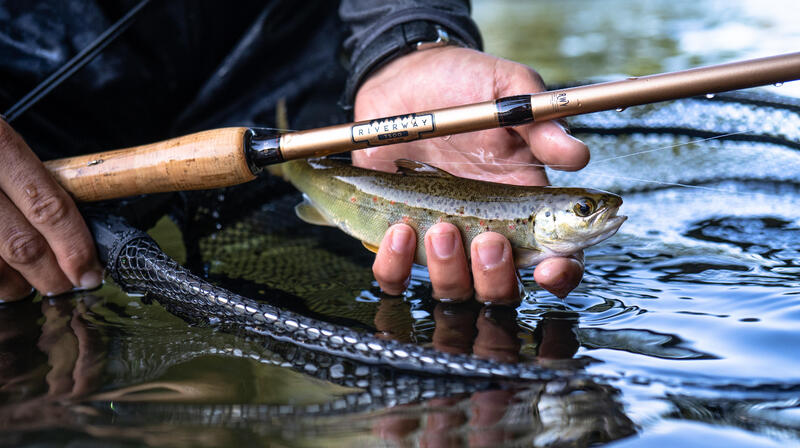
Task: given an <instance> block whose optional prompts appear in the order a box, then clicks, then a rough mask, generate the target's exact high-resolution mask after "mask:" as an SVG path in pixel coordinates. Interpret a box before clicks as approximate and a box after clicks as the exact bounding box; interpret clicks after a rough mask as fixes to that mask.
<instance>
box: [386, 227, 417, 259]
mask: <svg viewBox="0 0 800 448" xmlns="http://www.w3.org/2000/svg"><path fill="white" fill-rule="evenodd" d="M413 237H414V232H412V231H411V229H409V228H407V227H403V226H401V227H397V228H394V229H392V238H391V247H392V252H394V253H396V254H398V255H405V254H407V253H408V252H409V251H410V250H411V249H412V243H411V239H412V238H413Z"/></svg>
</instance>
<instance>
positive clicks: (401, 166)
mask: <svg viewBox="0 0 800 448" xmlns="http://www.w3.org/2000/svg"><path fill="white" fill-rule="evenodd" d="M394 165H395V166H396V167H397V171H398V172H399V173H400V174H404V175H406V176H434V177H454V176H453V175H452V174H450V173H448V172H447V171H445V170H443V169H440V168H436V167H435V166H431V165H428V164H427V163H422V162H417V161H416V160H410V159H397V160H395V161H394Z"/></svg>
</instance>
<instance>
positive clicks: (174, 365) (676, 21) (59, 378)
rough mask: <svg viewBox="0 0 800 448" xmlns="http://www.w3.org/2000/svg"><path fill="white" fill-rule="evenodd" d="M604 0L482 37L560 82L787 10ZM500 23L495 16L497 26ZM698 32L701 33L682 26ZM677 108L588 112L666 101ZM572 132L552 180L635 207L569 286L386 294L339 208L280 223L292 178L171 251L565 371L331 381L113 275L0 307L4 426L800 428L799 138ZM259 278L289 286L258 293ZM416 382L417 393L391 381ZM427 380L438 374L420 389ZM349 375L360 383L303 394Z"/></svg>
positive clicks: (721, 45)
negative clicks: (462, 295) (283, 191)
mask: <svg viewBox="0 0 800 448" xmlns="http://www.w3.org/2000/svg"><path fill="white" fill-rule="evenodd" d="M610 3H612V5H611V6H614V5H616V6H614V7H611V6H609V3H607V2H587V1H565V2H538V3H536V4H535V6H528V5H527V4H523V3H522V2H499V3H489V2H478V3H477V4H476V6H475V10H476V14H478V17H479V19H480V20H481V21H482V22H481V24H482V26H483V27H484V29H485V30H486V40H487V42H489V45H487V46H488V47H489V49H490V50H491V51H495V52H498V53H503V54H505V55H506V56H509V57H515V58H517V59H520V60H523V61H524V62H527V63H530V64H532V65H535V66H537V67H541V68H542V72H543V74H545V76H546V77H548V78H549V79H552V80H556V81H567V80H572V79H580V78H586V77H590V76H602V75H609V74H613V73H616V72H626V73H627V74H632V75H638V74H643V73H647V72H654V71H661V70H670V69H678V68H684V66H686V65H691V64H695V63H706V62H718V61H720V60H727V59H729V58H733V57H736V56H742V57H746V56H752V55H754V54H753V53H757V52H758V51H768V52H773V51H774V52H780V51H788V50H790V49H788V48H779V47H780V46H781V45H790V44H789V43H787V41H788V42H792V39H795V40H794V42H797V34H796V33H797V31H796V30H794V28H791V27H787V26H786V25H785V24H786V18H785V17H783V16H784V15H785V14H781V13H779V12H778V13H774V14H772V13H769V11H768V10H769V9H770V8H763V7H761V8H760V9H758V10H754V8H753V7H751V6H750V3H748V2H733V3H729V2H725V3H715V2H697V1H694V2H677V3H675V2H673V3H670V4H669V5H668V4H666V3H665V4H663V5H662V4H661V3H656V2H638V3H637V4H636V5H631V4H630V3H628V2H616V3H615V2H610ZM759 4H761V3H759ZM657 5H661V6H657ZM785 6H786V5H782V4H779V3H776V4H775V6H774V8H773V9H778V8H783V11H784V12H786V11H789V9H787V8H785ZM612 12H614V14H612ZM635 19H636V20H635ZM500 24H506V25H509V26H507V27H505V28H504V29H503V30H502V31H503V33H500V32H499V31H498V29H499V28H498V27H499V25H500ZM510 25H513V26H510ZM511 29H514V30H516V31H514V32H513V33H510V34H509V32H508V30H511ZM730 30H733V31H730ZM748 30H750V31H748ZM753 30H754V31H753ZM770 30H771V31H772V33H768V31H770ZM732 32H733V33H734V35H737V33H738V34H744V35H745V36H748V35H750V34H748V33H750V32H754V33H756V36H762V37H761V38H760V39H758V41H759V42H758V43H755V42H748V41H747V40H741V39H733V38H729V36H731V34H730V33H732ZM698 34H699V37H698ZM719 35H722V36H723V37H722V38H719V37H718V36H719ZM531 36H532V37H531ZM598 36H600V37H598ZM726 36H728V38H725V37H726ZM528 37H531V39H528ZM601 37H602V39H601V40H602V42H604V44H603V45H601V44H600V43H597V42H596V40H597V39H600V38H601ZM703 39H705V41H704V42H706V43H707V44H708V46H712V47H713V46H714V45H716V47H715V48H716V49H715V48H707V46H699V45H698V44H697V43H696V42H697V41H698V40H700V41H703ZM773 39H774V41H773ZM530 40H533V41H534V42H535V44H531V43H530ZM712 44H713V45H712ZM610 49H613V50H614V51H610ZM555 56H559V57H560V59H555ZM537 62H540V63H539V64H537ZM793 88H794V87H792V86H791V85H787V86H783V87H780V88H778V90H779V91H783V92H786V93H791V92H792V89H793ZM710 101H711V100H710ZM712 103H713V101H712ZM675 107H681V106H680V105H673V106H663V107H661V106H660V108H659V109H657V110H656V113H655V114H654V115H639V112H637V111H626V113H625V114H617V115H613V114H614V113H609V115H607V116H599V117H597V118H594V119H592V120H595V121H600V122H605V123H610V122H612V121H614V120H615V119H620V120H626V121H627V122H630V121H631V120H636V119H647V120H653V119H659V118H663V117H670V118H669V119H671V120H676V119H678V118H676V115H680V114H676V113H674V112H675V111H674V110H673V109H670V108H675ZM699 107H700V106H698V108H699ZM702 108H704V110H710V109H713V108H716V105H715V103H714V104H704V105H702ZM654 110H655V109H654ZM714 110H715V111H714V112H708V114H711V115H713V116H716V117H725V119H724V120H722V122H721V123H720V124H715V125H713V126H714V129H722V130H724V131H728V130H727V129H724V126H734V127H735V126H746V127H749V129H748V130H752V131H754V132H759V130H760V131H763V132H766V131H767V129H766V128H769V131H770V132H777V133H779V134H781V135H785V136H786V138H787V139H789V140H792V139H794V141H798V139H797V135H796V132H799V131H798V130H797V129H798V127H797V126H795V124H796V123H795V122H792V121H788V120H786V119H776V118H775V117H772V116H769V115H768V114H769V112H768V111H752V110H751V111H750V112H747V113H741V111H739V112H735V113H734V112H733V111H731V110H727V109H726V110H722V111H719V110H716V109H714ZM659 111H660V112H659ZM765 114H767V115H765ZM617 117H621V118H617ZM685 117H689V116H688V115H686V116H685ZM686 119H687V120H688V121H690V122H696V121H697V120H699V119H700V118H693V117H689V118H686ZM592 120H589V119H587V122H586V123H583V124H587V123H588V122H590V121H592ZM751 122H755V123H757V124H742V123H751ZM581 123H582V122H575V123H574V125H576V126H578V125H581ZM781 126H785V127H787V129H781ZM756 128H758V129H756ZM773 128H778V131H775V130H774V129H773ZM793 132H794V134H793ZM586 139H587V141H588V142H589V143H590V144H591V146H592V148H593V151H594V152H593V165H592V166H590V167H589V168H587V169H586V171H585V173H582V174H581V173H579V174H578V175H577V176H579V177H570V176H569V175H559V174H557V173H552V174H553V175H552V178H553V181H554V182H556V183H580V184H582V185H593V186H597V187H601V188H608V189H613V190H616V191H620V192H622V193H623V196H624V199H625V204H624V206H623V212H624V213H625V214H627V215H629V216H630V219H629V221H628V222H626V224H625V225H624V226H623V227H622V229H621V231H620V233H619V234H618V235H617V236H615V237H614V238H612V239H610V240H608V241H607V242H605V243H603V244H601V245H598V246H596V247H594V248H592V249H591V250H589V251H588V252H587V258H586V275H585V278H584V281H583V283H582V284H581V285H580V286H579V287H578V289H577V290H576V291H575V292H573V293H572V294H570V296H569V297H568V298H567V299H566V300H564V301H562V300H559V299H557V298H555V297H553V296H552V295H550V294H548V293H547V292H545V291H542V290H540V289H538V288H537V287H536V286H535V284H534V283H533V282H532V275H531V272H524V273H523V280H524V283H525V285H526V293H525V298H524V301H523V304H522V305H521V306H520V307H519V308H518V309H516V310H510V309H502V308H499V309H481V308H480V307H476V306H471V305H463V306H445V305H441V304H436V303H435V302H433V301H432V300H430V299H429V296H430V290H429V285H428V284H427V282H426V280H427V277H426V273H425V271H424V269H417V270H415V272H414V277H413V279H412V284H411V288H410V290H409V292H408V293H407V294H406V295H405V296H404V297H402V298H390V297H381V295H380V292H379V291H378V290H377V289H376V288H375V285H374V283H373V281H372V276H371V273H370V270H369V265H370V263H371V254H369V253H367V252H366V251H364V250H363V249H362V248H361V246H360V244H359V243H358V242H355V241H351V240H350V239H349V238H347V237H345V236H343V235H342V234H341V233H339V232H338V231H336V230H334V229H327V228H318V227H310V226H305V225H303V224H300V223H298V221H297V220H296V219H295V218H294V217H293V215H292V213H291V206H292V205H293V204H294V202H295V200H296V198H295V197H293V196H288V197H283V198H281V199H278V200H275V201H273V202H271V203H269V204H266V205H264V206H257V207H254V208H253V209H252V210H246V211H244V212H243V217H242V218H241V219H239V220H237V221H235V222H228V223H226V225H225V226H223V227H222V228H221V229H219V230H218V231H215V232H212V233H211V234H209V235H207V236H205V237H203V238H202V239H201V240H200V241H199V244H198V247H197V249H198V250H199V257H191V259H190V260H189V262H190V264H191V265H192V267H193V268H194V269H195V270H196V271H198V272H204V273H205V274H206V275H208V276H209V277H210V278H212V279H214V280H215V281H221V282H223V283H225V284H226V285H229V286H231V287H233V288H235V289H236V290H237V291H240V292H242V293H243V294H245V295H247V296H248V297H252V298H265V299H268V298H270V297H272V300H273V301H274V300H278V303H280V304H281V305H282V306H285V307H288V308H292V309H295V310H299V311H302V312H304V313H308V314H312V315H318V316H319V315H325V316H328V318H329V319H332V320H336V321H337V322H339V323H342V324H346V325H349V326H352V327H354V328H359V329H362V330H363V331H369V332H374V333H376V334H382V335H384V337H386V338H393V339H398V340H401V341H406V342H414V343H418V344H423V345H432V346H434V347H437V348H439V349H440V350H443V351H448V352H461V353H470V352H472V353H475V354H476V355H478V356H482V357H489V358H492V359H497V360H502V361H509V362H510V361H517V360H519V361H523V362H536V363H539V364H540V365H542V366H545V367H548V368H551V369H554V370H559V371H570V372H576V373H577V374H576V375H575V376H574V377H572V378H571V379H570V377H568V378H567V379H563V380H557V381H550V382H531V383H524V384H523V383H520V384H514V383H510V384H490V385H486V384H473V383H469V382H466V383H463V384H462V383H460V382H459V381H457V380H455V379H444V380H439V381H443V382H444V383H445V384H440V383H430V384H429V383H428V382H425V381H423V380H413V379H412V380H409V379H405V378H404V377H402V376H400V375H397V376H394V375H392V374H386V373H385V372H384V373H381V374H378V373H373V372H372V371H370V370H368V369H365V370H364V371H363V376H362V381H364V383H363V384H360V383H359V384H360V385H359V384H356V386H355V387H354V386H344V385H342V384H338V383H337V382H336V381H333V380H332V378H333V377H335V372H336V371H337V369H339V367H337V366H339V364H331V363H330V361H328V360H326V359H324V358H314V357H313V355H310V354H298V353H295V352H292V351H291V349H287V347H285V346H280V345H279V344H278V345H272V344H265V343H264V342H263V341H256V340H248V339H245V338H243V337H240V336H237V335H235V334H228V333H226V332H222V331H219V330H218V329H216V328H213V327H202V326H201V327H195V326H189V325H187V324H186V323H185V322H184V321H182V320H180V319H178V318H177V317H174V316H172V315H170V314H169V313H167V312H166V311H165V310H164V309H163V308H162V307H161V306H160V305H158V304H151V303H149V301H148V300H146V299H143V298H140V297H132V296H128V295H126V294H124V293H122V292H121V291H119V290H118V289H117V288H116V287H115V286H114V285H113V284H111V283H109V284H107V285H106V286H105V287H103V288H102V289H100V290H99V291H97V292H93V293H84V294H77V295H75V296H72V297H68V298H60V299H58V300H43V299H41V298H38V299H36V300H35V301H29V302H23V303H18V304H12V305H0V446H51V445H68V444H69V445H74V446H84V445H87V446H235V445H238V446H258V445H277V446H383V445H389V446H392V445H401V446H403V445H421V446H452V445H455V446H458V445H469V446H498V445H513V446H590V445H592V446H593V445H602V444H608V446H619V447H629V446H662V445H663V446H721V447H723V446H724V447H738V446H741V447H751V446H757V447H758V446H765V447H768V446H783V447H786V446H795V445H798V444H800V356H798V354H799V353H800V350H799V349H798V347H800V331H798V329H799V328H800V183H798V179H800V152H798V151H797V150H795V149H790V148H781V147H776V146H774V145H769V144H755V143H750V142H735V141H731V142H726V143H720V142H718V141H709V142H701V143H691V144H689V143H688V142H689V141H690V140H692V139H690V138H687V137H684V136H673V135H666V136H665V135H650V136H628V137H625V136H623V137H608V136H597V135H594V136H593V135H586ZM659 148H665V149H664V150H659ZM650 149H655V151H653V152H650V153H646V154H641V155H638V156H631V157H627V158H623V159H616V160H611V161H608V162H603V160H604V159H610V158H613V157H619V156H620V155H626V154H631V153H634V152H638V151H642V150H650ZM580 176H582V177H580ZM642 180H644V181H642ZM654 182H655V183H654ZM657 182H665V183H668V184H660V183H657ZM674 183H691V184H700V185H702V188H700V189H698V188H688V187H681V186H675V185H672V184H674ZM152 233H153V234H154V235H155V236H156V237H157V239H158V240H159V242H160V243H161V244H162V245H163V246H164V247H165V248H166V250H167V251H168V252H169V253H170V254H172V255H173V256H175V257H176V258H179V259H183V260H185V258H186V254H185V252H186V250H185V248H184V247H183V245H182V243H181V242H180V240H181V238H180V235H179V233H178V231H177V229H176V228H175V227H174V225H171V224H170V223H169V222H168V221H166V220H165V221H162V222H161V223H160V225H159V226H158V228H157V229H155V230H154V231H153V232H152ZM189 252H190V255H191V253H192V251H191V250H190V251H189ZM270 288H279V289H281V290H283V291H286V292H288V293H290V294H291V295H286V296H282V298H279V299H275V298H274V297H273V295H272V294H271V293H270ZM301 298H302V299H301ZM276 354H280V355H281V356H280V357H277V356H276ZM300 358H302V359H300ZM298 359H300V361H298ZM344 369H350V367H344ZM358 369H359V367H358V366H352V371H353V372H354V373H353V374H354V375H355V376H356V377H358V375H359V373H358V372H359V371H358ZM323 370H324V371H327V372H331V376H329V377H328V380H322V379H320V378H321V375H320V371H323ZM347 371H348V372H349V371H350V370H347ZM412 387H421V388H423V389H425V390H430V391H431V393H430V395H425V394H423V396H422V398H420V399H417V400H412V401H409V402H406V401H403V400H402V397H403V389H404V388H412ZM376 388H377V389H379V390H377V391H372V389H376ZM426 388H429V389H426ZM442 388H449V389H447V390H448V393H436V391H438V390H441V389H442ZM359 391H369V392H370V393H368V394H362V395H355V397H356V400H357V401H358V400H361V402H354V403H350V404H348V405H347V406H344V407H342V408H340V409H339V410H338V411H336V412H325V413H323V412H319V410H320V409H322V405H324V404H325V403H331V402H335V400H337V399H339V398H341V397H352V396H354V395H353V393H354V392H356V393H357V392H359Z"/></svg>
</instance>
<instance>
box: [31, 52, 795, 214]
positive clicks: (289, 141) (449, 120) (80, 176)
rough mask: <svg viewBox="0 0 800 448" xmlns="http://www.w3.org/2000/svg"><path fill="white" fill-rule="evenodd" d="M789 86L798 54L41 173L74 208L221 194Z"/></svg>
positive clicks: (58, 165)
mask: <svg viewBox="0 0 800 448" xmlns="http://www.w3.org/2000/svg"><path fill="white" fill-rule="evenodd" d="M797 79H800V52H796V53H788V54H783V55H777V56H771V57H766V58H759V59H751V60H746V61H740V62H732V63H727V64H720V65H713V66H708V67H701V68H693V69H689V70H683V71H678V72H671V73H662V74H656V75H649V76H641V77H632V78H627V79H624V80H620V81H612V82H605V83H600V84H590V85H586V86H578V87H571V88H566V89H560V90H552V91H546V92H541V93H535V94H530V95H516V96H510V97H504V98H499V99H496V100H492V101H485V102H481V103H475V104H468V105H463V106H456V107H448V108H444V109H437V110H432V111H425V112H415V113H409V114H405V115H397V116H391V117H384V118H377V119H374V120H367V121H360V122H356V123H347V124H340V125H335V126H328V127H324V128H318V129H310V130H305V131H296V132H288V133H284V134H281V133H280V132H278V131H276V130H274V129H264V128H247V127H234V128H222V129H213V130H208V131H203V132H198V133H195V134H190V135H185V136H181V137H176V138H172V139H169V140H165V141H161V142H157V143H152V144H147V145H142V146H136V147H133V148H126V149H118V150H113V151H107V152H101V153H96V154H88V155H82V156H77V157H70V158H64V159H56V160H51V161H48V162H45V166H46V167H47V168H48V169H49V170H50V171H51V173H52V174H53V176H54V177H55V178H56V180H57V181H58V182H59V183H60V184H61V185H62V186H63V187H64V188H65V189H66V190H67V191H68V192H70V193H71V194H72V195H73V197H74V198H75V199H77V200H79V201H98V200H104V199H113V198H119V197H125V196H133V195H138V194H147V193H160V192H166V191H181V190H201V189H210V188H221V187H227V186H231V185H237V184H241V183H244V182H248V181H250V180H253V179H255V177H256V174H257V173H258V172H259V171H261V169H263V168H264V167H266V166H268V165H272V164H275V163H281V162H284V161H289V160H294V159H304V158H309V157H321V156H326V155H330V154H337V153H341V152H346V151H352V150H356V149H364V148H367V147H374V146H383V145H391V144H395V143H402V142H409V141H414V140H420V139H425V138H433V137H441V136H445V135H450V134H460V133H464V132H473V131H481V130H485V129H492V128H498V127H510V126H518V125H522V124H526V123H530V122H533V121H546V120H552V119H556V118H562V117H568V116H572V115H579V114H586V113H591V112H599V111H604V110H612V109H624V108H627V107H631V106H638V105H642V104H648V103H654V102H658V101H666V100H674V99H678V98H685V97H690V96H696V95H703V94H711V93H719V92H725V91H728V90H737V89H744V88H749V87H756V86H762V85H767V84H777V83H783V82H788V81H794V80H797Z"/></svg>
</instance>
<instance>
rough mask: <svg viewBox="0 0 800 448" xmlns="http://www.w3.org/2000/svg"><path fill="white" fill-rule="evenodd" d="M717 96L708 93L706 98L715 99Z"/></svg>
mask: <svg viewBox="0 0 800 448" xmlns="http://www.w3.org/2000/svg"><path fill="white" fill-rule="evenodd" d="M715 96H716V95H714V94H713V93H706V98H708V99H711V98H714V97H715Z"/></svg>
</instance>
